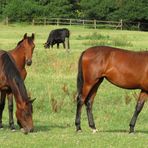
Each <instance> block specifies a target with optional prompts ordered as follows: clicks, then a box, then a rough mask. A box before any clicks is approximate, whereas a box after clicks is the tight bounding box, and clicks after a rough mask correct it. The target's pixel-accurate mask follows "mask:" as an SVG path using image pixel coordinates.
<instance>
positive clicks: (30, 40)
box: [17, 37, 32, 46]
mask: <svg viewBox="0 0 148 148" xmlns="http://www.w3.org/2000/svg"><path fill="white" fill-rule="evenodd" d="M27 39H28V43H29V44H31V43H32V38H31V37H27ZM23 41H24V39H22V40H20V41H19V42H18V43H17V46H19V45H20V44H21V43H22V42H23Z"/></svg>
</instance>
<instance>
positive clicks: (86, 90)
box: [75, 83, 91, 131]
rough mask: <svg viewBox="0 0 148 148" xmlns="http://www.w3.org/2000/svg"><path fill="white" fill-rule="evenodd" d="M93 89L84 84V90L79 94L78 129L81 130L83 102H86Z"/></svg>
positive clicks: (76, 123)
mask: <svg viewBox="0 0 148 148" xmlns="http://www.w3.org/2000/svg"><path fill="white" fill-rule="evenodd" d="M90 89H91V86H89V85H86V84H85V83H84V84H83V90H82V93H81V94H78V96H77V109H76V119H75V125H76V131H81V109H82V106H83V104H84V103H85V100H86V97H87V95H88V93H89V91H90Z"/></svg>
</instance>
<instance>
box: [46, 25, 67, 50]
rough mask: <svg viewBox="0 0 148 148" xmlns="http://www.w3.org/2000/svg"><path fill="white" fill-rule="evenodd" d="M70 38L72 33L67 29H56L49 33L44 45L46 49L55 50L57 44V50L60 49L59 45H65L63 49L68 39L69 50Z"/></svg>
mask: <svg viewBox="0 0 148 148" xmlns="http://www.w3.org/2000/svg"><path fill="white" fill-rule="evenodd" d="M69 36H70V31H69V30H68V29H67V28H62V29H55V30H52V31H51V32H50V33H49V36H48V39H47V42H46V43H45V44H44V47H45V48H50V46H51V47H52V48H53V45H55V44H57V48H59V44H60V43H63V47H64V48H65V39H66V38H67V48H68V49H69V48H70V46H69Z"/></svg>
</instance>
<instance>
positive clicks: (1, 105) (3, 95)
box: [0, 91, 6, 128]
mask: <svg viewBox="0 0 148 148" xmlns="http://www.w3.org/2000/svg"><path fill="white" fill-rule="evenodd" d="M5 98H6V92H5V91H1V98H0V128H3V124H2V115H3V110H4V107H5Z"/></svg>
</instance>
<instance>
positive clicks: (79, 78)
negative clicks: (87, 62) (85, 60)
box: [77, 52, 84, 96]
mask: <svg viewBox="0 0 148 148" xmlns="http://www.w3.org/2000/svg"><path fill="white" fill-rule="evenodd" d="M83 54H84V52H82V54H81V56H80V59H79V63H78V75H77V93H78V94H77V95H78V96H79V95H80V94H81V93H82V88H83V71H82V56H83Z"/></svg>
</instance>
